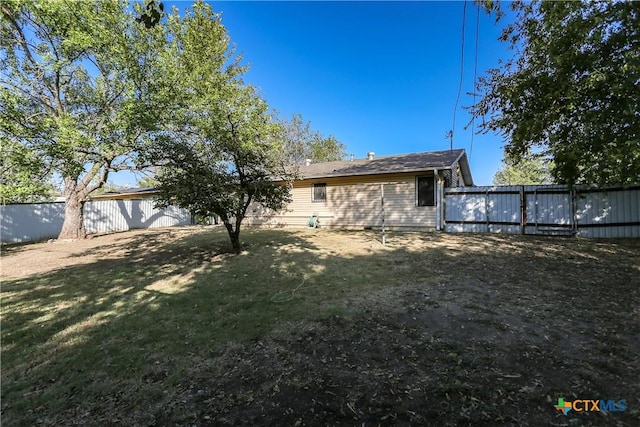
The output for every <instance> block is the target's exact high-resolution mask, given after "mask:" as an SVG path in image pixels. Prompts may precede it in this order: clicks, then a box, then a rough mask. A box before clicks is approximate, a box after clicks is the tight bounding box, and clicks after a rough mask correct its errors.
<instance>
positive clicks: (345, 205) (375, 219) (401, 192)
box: [247, 173, 437, 229]
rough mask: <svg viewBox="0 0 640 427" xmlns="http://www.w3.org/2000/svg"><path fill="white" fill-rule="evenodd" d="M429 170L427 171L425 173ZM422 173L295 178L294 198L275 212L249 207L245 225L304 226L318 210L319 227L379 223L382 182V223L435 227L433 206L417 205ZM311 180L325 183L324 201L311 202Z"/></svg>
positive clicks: (376, 224) (380, 218)
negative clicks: (417, 177)
mask: <svg viewBox="0 0 640 427" xmlns="http://www.w3.org/2000/svg"><path fill="white" fill-rule="evenodd" d="M425 174H428V173H425ZM425 174H415V173H411V174H386V175H371V176H362V177H344V178H327V179H316V180H305V181H297V182H295V183H294V186H293V190H292V198H293V202H291V203H290V204H289V205H288V206H287V208H286V210H285V211H283V212H280V213H278V214H277V215H274V214H273V213H266V212H263V211H262V210H261V209H256V210H253V209H250V210H249V215H248V217H247V224H248V225H255V226H270V227H284V226H306V225H307V221H308V220H309V218H310V217H311V216H312V215H314V214H318V215H319V216H320V223H321V225H322V227H332V228H333V227H335V228H364V227H380V225H381V221H382V210H381V197H380V196H381V194H380V183H382V182H385V183H393V184H387V185H385V186H384V194H385V225H386V226H387V227H389V228H403V227H409V228H429V229H432V228H435V226H436V215H437V213H436V209H437V208H436V207H435V206H433V207H431V206H416V196H415V191H416V190H415V177H416V176H421V175H425ZM314 183H326V184H327V201H326V202H324V203H319V202H312V201H311V194H312V191H313V184H314Z"/></svg>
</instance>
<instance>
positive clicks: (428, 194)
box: [416, 176, 436, 206]
mask: <svg viewBox="0 0 640 427" xmlns="http://www.w3.org/2000/svg"><path fill="white" fill-rule="evenodd" d="M416 197H417V198H418V206H435V205H436V201H435V180H434V178H433V176H419V177H417V178H416Z"/></svg>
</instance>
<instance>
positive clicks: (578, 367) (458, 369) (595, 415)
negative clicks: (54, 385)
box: [2, 229, 640, 426]
mask: <svg viewBox="0 0 640 427" xmlns="http://www.w3.org/2000/svg"><path fill="white" fill-rule="evenodd" d="M201 231H202V230H200V231H198V230H194V229H173V230H158V231H136V232H130V233H123V234H114V235H109V236H100V237H96V238H94V239H89V240H86V241H82V242H74V243H73V244H69V243H57V242H53V243H41V244H34V245H24V246H16V247H9V248H4V252H3V256H2V277H3V281H5V280H11V279H19V278H25V277H31V276H37V275H40V274H46V273H50V272H52V271H64V270H65V269H67V268H70V267H72V266H78V265H83V264H86V265H90V264H91V263H93V262H96V261H98V260H104V259H113V260H116V261H118V260H123V259H125V260H126V259H127V258H131V257H135V256H136V254H137V253H136V250H135V249H136V247H137V246H139V245H140V242H144V241H147V242H153V245H159V244H162V243H166V242H170V241H173V240H174V239H176V238H182V237H184V236H188V235H190V233H198V232H201ZM259 233H269V232H267V231H263V232H259ZM287 233H291V234H292V235H295V236H296V237H297V238H299V239H301V240H302V241H307V242H309V245H313V251H312V252H313V259H323V260H325V261H324V262H325V264H326V268H327V269H329V268H331V266H332V264H331V262H333V263H334V264H333V267H335V268H338V266H341V267H344V265H343V264H342V263H346V265H349V263H351V265H352V268H353V269H355V270H358V269H360V268H361V264H360V261H359V259H360V258H366V259H370V257H376V258H375V259H376V263H377V264H378V265H379V266H380V268H381V269H380V271H379V272H377V273H376V272H372V271H361V277H362V280H374V279H375V277H374V276H372V274H378V275H380V274H386V275H387V276H385V280H388V281H389V283H390V286H389V287H380V288H376V289H373V290H371V291H367V292H366V293H360V294H358V295H352V294H351V295H348V296H346V297H345V298H342V299H339V300H337V301H333V302H332V304H337V305H339V306H340V308H341V310H340V311H339V313H338V314H336V315H329V316H324V317H322V318H317V319H313V320H311V321H304V322H301V321H296V320H293V321H283V322H280V323H278V324H277V325H276V326H275V327H274V328H273V330H271V331H270V332H269V333H267V334H264V335H263V336H259V337H257V338H255V339H253V340H252V341H251V342H249V343H246V344H241V343H228V344H226V345H223V346H216V347H214V348H211V351H210V352H209V353H208V354H198V355H192V360H193V363H194V364H195V368H194V369H193V371H192V373H191V374H190V376H189V377H185V378H183V380H182V381H180V382H179V383H177V384H175V383H174V384H171V385H168V384H167V386H168V387H171V389H172V390H171V392H170V395H171V398H170V399H166V400H164V401H163V404H162V405H161V406H151V407H148V408H139V407H135V405H134V407H133V410H131V408H129V410H121V409H118V408H114V407H113V406H109V405H107V404H105V405H101V404H99V403H94V404H93V406H91V407H90V408H89V409H87V410H84V411H80V410H79V409H78V407H77V406H73V405H71V406H69V407H67V408H63V409H64V412H63V413H61V414H56V415H52V414H45V415H47V416H41V417H40V418H39V419H40V420H41V421H43V423H45V424H47V423H49V421H51V423H56V422H58V423H59V422H62V423H69V424H71V423H74V424H75V423H78V424H102V423H118V422H122V423H125V424H139V425H174V424H178V425H203V426H204V425H252V426H256V425H358V426H360V425H365V426H370V425H371V426H374V425H628V426H632V425H640V381H639V380H638V379H639V378H640V278H639V277H640V276H639V273H640V242H638V241H631V240H619V241H594V240H580V239H570V238H552V237H528V236H495V235H446V234H420V233H406V234H400V233H398V234H393V235H392V236H391V238H390V239H389V244H388V245H387V246H386V247H384V248H383V247H382V246H381V245H380V244H379V243H378V242H377V240H376V239H377V236H376V235H374V234H371V233H369V234H367V233H362V232H315V231H314V232H311V231H290V232H287ZM247 240H248V244H247V247H248V249H247V250H248V251H249V252H251V251H252V250H253V249H255V248H256V246H252V245H254V243H252V241H251V238H247ZM255 245H257V244H255ZM279 250H280V251H289V252H291V253H295V252H296V251H299V252H301V253H302V254H306V255H308V254H309V253H310V252H309V250H308V248H305V245H304V244H302V245H282V246H280V247H279ZM190 253H191V254H192V255H193V254H194V253H196V254H197V249H195V248H191V252H190ZM197 256H200V255H197ZM220 256H225V255H221V254H219V253H213V254H208V255H205V256H204V258H206V260H207V262H210V263H212V262H215V259H216V257H220ZM171 257H174V258H175V253H172V255H171ZM328 257H331V259H334V261H331V262H330V261H329V258H328ZM304 259H308V258H304ZM167 260H168V255H167V256H166V258H164V259H163V258H162V254H160V255H159V258H158V261H159V262H163V261H164V262H167ZM337 260H340V261H337ZM338 262H340V263H341V264H338ZM207 265H209V264H207ZM391 284H392V285H391ZM174 286H175V285H174ZM297 292H298V294H297V295H294V294H291V297H292V300H293V303H295V301H296V300H295V298H304V297H305V296H304V293H305V292H310V291H309V290H307V289H305V284H304V283H303V284H302V286H301V287H300V288H299V290H298V291H297ZM294 297H295V298H294ZM165 369H168V368H162V366H160V367H158V368H157V369H155V368H154V369H150V378H149V381H155V382H159V383H161V384H162V383H163V381H164V379H165V378H166V377H167V376H168V374H167V372H165ZM108 397H109V396H103V398H104V399H105V400H108ZM559 397H563V398H564V399H565V400H568V401H571V400H576V399H594V400H595V399H605V400H606V399H615V400H621V399H624V400H625V401H626V404H627V407H628V409H627V410H626V411H624V412H606V413H605V412H584V413H576V412H575V411H574V412H570V413H569V414H568V415H567V416H564V415H562V414H561V413H559V412H557V411H556V410H555V409H554V405H555V404H556V403H557V400H558V398H559ZM7 411H11V406H10V405H9V406H8V407H7V406H6V404H5V403H3V418H4V415H5V414H6V412H7ZM140 411H142V415H140V414H139V412H140ZM41 415H42V414H41ZM47 420H49V421H47Z"/></svg>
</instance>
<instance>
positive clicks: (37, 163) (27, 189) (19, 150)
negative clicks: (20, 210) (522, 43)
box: [0, 107, 54, 204]
mask: <svg viewBox="0 0 640 427" xmlns="http://www.w3.org/2000/svg"><path fill="white" fill-rule="evenodd" d="M0 109H2V107H0ZM0 150H1V153H0V203H1V204H8V203H31V202H42V201H47V200H50V199H52V196H53V191H54V187H53V184H51V181H50V175H51V174H50V171H49V170H48V169H47V167H46V165H45V164H44V162H42V160H41V159H39V158H38V157H37V156H35V155H34V153H33V152H31V151H29V150H28V149H27V148H25V147H24V146H23V145H20V144H16V143H15V142H14V141H11V140H9V139H5V138H3V140H2V145H1V146H0Z"/></svg>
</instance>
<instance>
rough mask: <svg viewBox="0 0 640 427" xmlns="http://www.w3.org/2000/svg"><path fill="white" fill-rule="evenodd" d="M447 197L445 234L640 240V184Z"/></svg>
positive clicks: (452, 191) (473, 190)
mask: <svg viewBox="0 0 640 427" xmlns="http://www.w3.org/2000/svg"><path fill="white" fill-rule="evenodd" d="M444 194H445V215H444V221H445V224H444V230H445V231H447V232H493V233H510V234H549V235H576V236H582V237H597V238H608V237H640V186H633V187H627V188H622V187H615V188H614V187H611V188H590V187H574V188H573V189H570V188H568V187H566V186H558V185H544V186H497V187H458V188H447V189H446V190H445V193H444Z"/></svg>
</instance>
